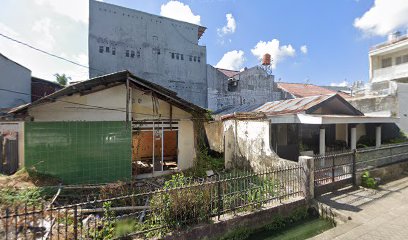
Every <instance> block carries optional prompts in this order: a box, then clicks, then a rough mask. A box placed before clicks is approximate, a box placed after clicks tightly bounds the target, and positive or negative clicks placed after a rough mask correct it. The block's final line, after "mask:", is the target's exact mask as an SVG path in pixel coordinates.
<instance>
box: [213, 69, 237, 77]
mask: <svg viewBox="0 0 408 240" xmlns="http://www.w3.org/2000/svg"><path fill="white" fill-rule="evenodd" d="M216 69H217V70H218V71H220V72H222V73H223V74H224V75H225V76H227V77H229V78H230V77H233V76H235V75H237V74H238V73H239V71H235V70H228V69H222V68H216Z"/></svg>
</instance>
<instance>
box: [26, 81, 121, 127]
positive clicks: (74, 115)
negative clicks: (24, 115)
mask: <svg viewBox="0 0 408 240" xmlns="http://www.w3.org/2000/svg"><path fill="white" fill-rule="evenodd" d="M59 100H61V101H64V102H61V101H56V102H52V103H45V104H42V105H37V106H34V107H32V108H30V109H29V111H28V114H29V115H30V116H31V117H33V118H34V121H36V122H39V121H125V120H126V113H125V110H126V87H125V85H119V86H116V87H112V88H108V89H105V90H102V91H99V92H94V93H92V94H87V95H83V96H81V95H80V94H79V93H77V94H74V95H72V96H65V97H61V98H60V99H59ZM68 102H74V103H80V104H87V105H92V106H100V107H104V108H111V109H119V110H121V111H113V110H103V109H92V108H91V107H87V106H80V105H76V104H72V103H68Z"/></svg>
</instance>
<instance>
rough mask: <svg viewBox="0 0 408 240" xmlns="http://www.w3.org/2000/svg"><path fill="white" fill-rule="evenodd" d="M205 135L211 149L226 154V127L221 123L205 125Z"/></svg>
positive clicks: (215, 122)
mask: <svg viewBox="0 0 408 240" xmlns="http://www.w3.org/2000/svg"><path fill="white" fill-rule="evenodd" d="M204 128H205V134H206V136H207V141H208V145H209V147H210V149H211V150H212V151H216V152H219V153H223V152H224V125H223V122H221V121H214V122H208V123H204Z"/></svg>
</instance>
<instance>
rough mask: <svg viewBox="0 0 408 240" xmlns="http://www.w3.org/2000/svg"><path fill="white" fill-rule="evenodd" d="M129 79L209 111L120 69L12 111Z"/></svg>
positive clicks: (185, 107) (175, 100) (172, 99)
mask: <svg viewBox="0 0 408 240" xmlns="http://www.w3.org/2000/svg"><path fill="white" fill-rule="evenodd" d="M127 79H129V80H130V83H131V84H134V85H136V86H137V87H138V88H139V89H141V90H143V91H152V92H154V93H156V96H157V97H158V98H160V99H162V100H164V101H168V102H171V103H172V104H173V105H174V106H177V107H179V108H181V109H183V110H186V111H187V112H196V113H200V114H204V113H206V112H207V110H205V109H203V108H201V107H199V106H197V105H195V104H193V103H191V102H188V101H186V100H184V99H182V98H180V97H178V96H177V93H176V92H173V91H171V90H169V89H167V88H165V87H162V86H160V85H158V84H155V83H152V82H150V81H147V80H144V79H142V78H139V77H137V76H135V75H133V74H132V73H131V72H129V71H127V70H124V71H119V72H115V73H111V74H107V75H103V76H99V77H95V78H92V79H89V80H86V81H82V82H78V83H75V84H72V85H69V86H67V87H65V88H63V89H61V90H58V91H56V92H54V93H52V94H50V95H47V96H45V97H43V98H41V99H39V100H37V101H35V102H32V103H30V104H26V105H22V106H19V107H16V108H14V109H12V110H11V111H10V113H19V112H21V111H23V110H25V109H27V108H30V107H32V106H35V105H38V104H41V103H47V102H50V101H55V100H56V99H58V98H60V97H63V96H67V95H71V94H74V93H81V92H83V91H88V90H91V89H92V88H94V87H97V86H106V87H109V84H114V83H125V82H126V80H127Z"/></svg>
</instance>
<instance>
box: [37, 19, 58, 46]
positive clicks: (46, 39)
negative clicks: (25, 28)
mask: <svg viewBox="0 0 408 240" xmlns="http://www.w3.org/2000/svg"><path fill="white" fill-rule="evenodd" d="M54 27H55V25H53V24H52V23H51V19H49V18H42V19H40V20H38V21H36V22H34V24H33V27H32V28H31V30H32V31H33V32H34V34H38V35H40V36H41V38H38V39H37V40H36V45H37V47H39V48H41V49H42V50H46V51H51V50H53V48H54V45H55V38H54V36H53V33H52V32H53V29H52V28H54Z"/></svg>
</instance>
